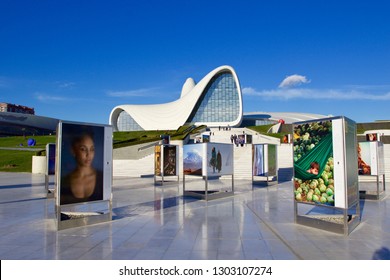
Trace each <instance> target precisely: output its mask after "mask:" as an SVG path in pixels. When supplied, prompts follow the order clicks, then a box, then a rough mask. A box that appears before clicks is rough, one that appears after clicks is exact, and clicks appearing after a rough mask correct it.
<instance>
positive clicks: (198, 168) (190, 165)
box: [183, 144, 204, 176]
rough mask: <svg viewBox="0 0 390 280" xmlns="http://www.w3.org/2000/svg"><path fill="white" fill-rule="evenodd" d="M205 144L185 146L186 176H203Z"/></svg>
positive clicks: (184, 162) (184, 164)
mask: <svg viewBox="0 0 390 280" xmlns="http://www.w3.org/2000/svg"><path fill="white" fill-rule="evenodd" d="M203 147H204V144H190V145H184V146H183V170H184V174H186V175H197V176H202V175H203V173H202V167H203V157H204V155H203V150H204V149H203Z"/></svg>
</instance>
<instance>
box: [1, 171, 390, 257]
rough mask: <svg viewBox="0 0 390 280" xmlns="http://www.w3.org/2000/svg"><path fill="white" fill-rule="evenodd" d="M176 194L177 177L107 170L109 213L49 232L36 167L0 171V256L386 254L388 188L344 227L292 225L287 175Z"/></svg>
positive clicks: (49, 205)
mask: <svg viewBox="0 0 390 280" xmlns="http://www.w3.org/2000/svg"><path fill="white" fill-rule="evenodd" d="M191 183H192V184H197V182H196V181H194V182H191ZM228 183H230V181H229V180H221V181H219V180H218V181H214V182H210V184H211V185H213V184H214V186H216V187H218V188H219V187H224V185H225V184H228ZM186 187H187V180H186ZM181 193H182V185H181V183H180V184H178V183H171V184H167V185H164V186H156V187H155V186H154V184H153V178H115V179H114V185H113V219H112V221H111V222H106V223H101V224H97V225H90V226H84V227H79V228H72V229H66V230H62V231H57V230H56V222H55V216H54V199H53V198H50V199H47V198H46V196H45V191H44V176H43V175H34V174H27V173H0V235H1V239H0V259H3V260H7V259H8V260H12V259H16V260H22V259H27V260H30V259H44V260H51V259H72V260H76V259H88V260H94V259H102V260H109V259H114V260H123V259H138V260H147V259H149V260H150V259H165V260H176V259H181V260H194V259H196V260H227V259H233V260H245V259H249V260H255V259H268V260H273V259H275V260H300V259H305V260H319V259H320V260H344V259H347V260H370V259H390V251H389V248H390V219H389V217H390V199H389V196H388V194H389V191H387V193H386V196H385V198H383V199H382V200H380V201H370V200H361V211H362V221H361V223H360V225H359V226H358V227H357V228H356V229H355V230H354V231H353V232H352V233H351V234H350V235H349V236H343V235H339V234H334V233H330V232H327V231H323V230H318V229H314V228H310V227H305V226H301V225H297V224H295V223H294V217H293V200H292V194H291V182H284V183H280V184H278V185H273V186H269V187H255V188H253V187H252V184H251V182H250V181H238V180H237V181H235V195H234V196H233V197H228V198H222V199H217V200H212V201H208V202H207V201H203V200H198V199H194V198H189V197H183V196H182V195H181Z"/></svg>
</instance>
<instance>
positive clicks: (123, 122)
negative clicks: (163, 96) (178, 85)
mask: <svg viewBox="0 0 390 280" xmlns="http://www.w3.org/2000/svg"><path fill="white" fill-rule="evenodd" d="M242 116H243V108H242V93H241V86H240V82H239V80H238V77H237V74H236V72H235V71H234V69H233V68H232V67H230V66H221V67H218V68H216V69H214V70H213V71H211V72H210V73H208V74H207V75H206V76H205V77H204V78H203V79H202V80H201V81H200V82H199V83H197V84H196V83H195V81H194V80H193V79H192V78H188V79H187V80H186V81H185V83H184V85H183V87H182V91H181V95H180V98H179V99H178V100H175V101H173V102H170V103H165V104H153V105H120V106H117V107H115V108H114V109H113V110H112V111H111V114H110V120H109V122H110V124H111V125H112V126H113V129H114V131H136V130H175V129H177V128H178V127H180V126H181V125H184V124H194V125H207V126H209V127H218V126H231V127H234V126H239V125H240V124H241V121H242Z"/></svg>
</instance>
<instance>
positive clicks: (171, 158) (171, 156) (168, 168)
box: [163, 146, 177, 176]
mask: <svg viewBox="0 0 390 280" xmlns="http://www.w3.org/2000/svg"><path fill="white" fill-rule="evenodd" d="M163 151H164V165H163V166H164V176H175V175H177V174H176V172H177V168H176V162H177V161H176V154H177V153H176V146H164V148H163Z"/></svg>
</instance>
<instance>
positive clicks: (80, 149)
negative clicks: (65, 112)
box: [59, 123, 105, 205]
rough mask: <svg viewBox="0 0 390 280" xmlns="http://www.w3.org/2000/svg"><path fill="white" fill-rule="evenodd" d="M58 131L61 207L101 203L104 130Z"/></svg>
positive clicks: (68, 126)
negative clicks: (59, 134)
mask: <svg viewBox="0 0 390 280" xmlns="http://www.w3.org/2000/svg"><path fill="white" fill-rule="evenodd" d="M61 127H62V130H61V137H60V143H59V145H60V146H61V161H60V174H61V175H60V176H61V177H60V188H59V189H60V204H61V205H64V204H73V203H80V202H89V201H97V200H103V192H104V189H103V186H104V180H103V176H104V175H103V174H104V139H105V137H104V136H105V135H104V127H103V126H93V125H82V124H73V123H62V124H61Z"/></svg>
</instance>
